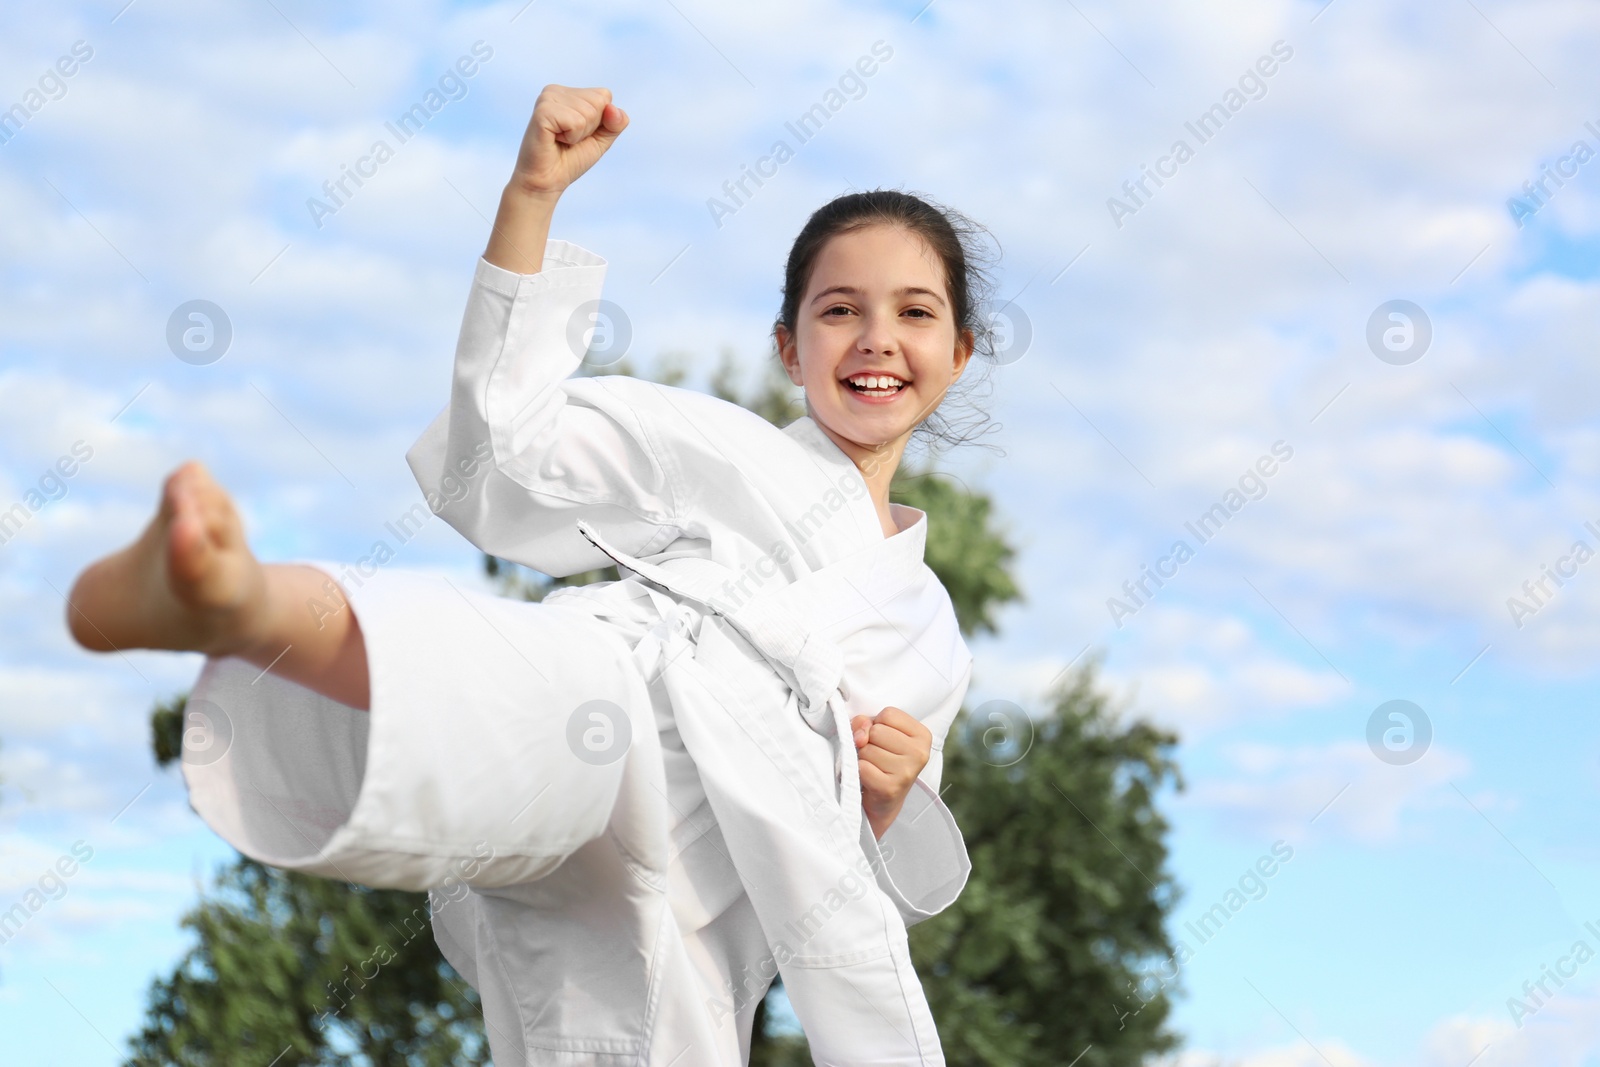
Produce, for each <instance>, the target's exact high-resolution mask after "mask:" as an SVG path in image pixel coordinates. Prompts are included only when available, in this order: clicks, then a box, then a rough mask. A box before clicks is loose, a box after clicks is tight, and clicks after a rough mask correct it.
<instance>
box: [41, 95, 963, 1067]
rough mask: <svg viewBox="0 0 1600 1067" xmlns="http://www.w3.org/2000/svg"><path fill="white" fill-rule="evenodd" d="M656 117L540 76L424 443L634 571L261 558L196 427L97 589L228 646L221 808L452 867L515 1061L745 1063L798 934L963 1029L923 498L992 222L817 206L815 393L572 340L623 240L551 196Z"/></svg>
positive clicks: (864, 1025) (105, 599) (955, 671)
mask: <svg viewBox="0 0 1600 1067" xmlns="http://www.w3.org/2000/svg"><path fill="white" fill-rule="evenodd" d="M627 124H628V118H627V116H626V114H624V112H623V111H622V110H621V109H620V108H618V107H616V106H615V105H614V104H612V103H611V94H610V92H609V91H607V90H605V89H573V88H566V87H562V86H554V85H552V86H548V87H547V88H546V89H545V90H544V92H542V93H541V94H540V96H539V99H538V102H537V104H536V106H535V108H534V112H533V118H532V120H531V122H530V123H529V126H528V130H527V133H526V135H525V136H524V139H523V142H522V147H521V150H520V152H519V155H518V159H517V164H516V169H515V171H514V173H513V176H512V179H511V181H510V183H509V184H508V185H507V187H506V190H505V193H504V195H503V196H502V198H501V202H500V208H499V214H498V217H497V218H496V220H495V225H494V229H493V234H492V236H491V237H490V239H489V244H488V248H487V250H486V251H485V252H484V255H483V258H482V259H481V260H480V261H479V262H478V264H477V268H476V272H475V276H474V280H473V286H472V289H471V292H470V294H469V297H468V301H467V309H466V314H465V316H464V318H463V322H462V328H461V334H460V338H459V341H458V345H457V349H456V357H455V372H454V381H453V385H452V390H451V399H450V403H449V404H448V405H447V406H446V407H445V409H444V410H443V411H442V412H441V413H440V415H439V416H438V418H437V419H435V420H434V422H433V423H432V424H431V425H430V426H429V427H428V428H427V430H426V431H425V432H424V433H423V435H422V437H421V438H420V439H419V440H418V441H417V443H416V444H415V445H414V446H413V447H412V449H411V451H410V452H409V453H408V455H407V460H408V462H409V463H410V465H411V468H412V471H413V473H414V474H415V475H416V477H417V479H418V483H419V485H420V486H421V488H422V489H423V492H424V495H425V497H426V499H427V501H428V503H429V506H430V508H432V509H433V510H434V511H435V512H436V513H438V514H439V515H440V516H442V517H443V518H444V519H445V520H446V521H447V522H449V523H450V524H451V525H452V526H454V527H455V528H456V529H457V530H459V531H460V532H461V533H462V534H464V535H465V536H466V537H467V538H468V539H469V540H471V541H472V542H473V543H474V544H475V545H477V546H478V547H480V548H481V549H483V550H484V551H486V552H490V553H493V554H495V555H498V556H501V557H504V558H507V559H511V560H515V561H517V562H519V563H523V564H526V565H527V566H530V567H533V568H536V569H538V570H540V571H543V572H545V573H548V574H552V575H570V574H576V573H579V572H582V571H585V570H589V569H592V568H595V567H597V566H601V565H604V564H607V563H610V562H615V563H616V564H617V565H618V566H619V568H620V570H619V573H620V574H621V575H622V576H623V578H622V580H621V581H617V582H609V583H598V584H595V585H590V586H582V587H571V588H566V589H562V590H559V591H557V592H555V593H552V594H551V595H549V596H547V597H546V598H545V599H544V601H543V602H541V603H537V604H532V603H525V602H521V601H512V600H508V599H504V598H498V597H490V596H482V595H477V594H472V593H465V592H462V591H460V590H459V589H457V588H456V587H455V586H454V585H453V584H452V583H451V582H450V581H449V580H448V579H446V578H443V577H437V576H430V575H423V574H416V573H407V572H404V571H399V570H382V569H380V568H379V567H378V566H374V567H373V568H371V569H370V571H353V570H351V569H350V568H345V569H344V570H343V573H344V575H345V581H344V582H342V583H341V582H336V581H335V580H334V579H333V577H332V575H333V573H334V572H335V571H336V570H338V569H339V568H338V567H337V566H336V565H334V564H329V563H324V562H320V561H308V562H303V563H287V564H262V563H260V562H258V561H257V560H256V559H255V557H254V556H253V555H252V554H251V552H250V550H249V547H248V545H247V544H246V541H245V538H244V534H243V530H242V528H241V525H240V522H239V518H238V515H237V513H236V511H235V510H234V507H233V505H232V503H231V501H230V500H229V498H228V496H227V494H226V493H225V492H224V491H223V490H222V489H221V488H220V487H219V486H218V485H217V484H216V483H215V482H213V481H212V480H211V479H210V477H209V476H208V475H207V473H206V471H205V470H204V468H202V467H201V466H200V465H199V464H197V463H194V462H190V463H187V464H185V465H184V466H182V467H180V468H179V469H178V470H177V471H176V472H175V473H173V474H172V475H171V476H170V477H168V479H167V481H166V483H165V485H164V487H163V492H162V496H161V501H160V505H159V508H158V510H157V513H156V515H155V517H154V518H153V519H152V521H151V522H150V524H149V525H148V526H147V527H146V529H145V530H144V532H143V534H142V535H141V536H140V538H139V539H138V540H137V541H135V542H134V543H133V544H132V545H130V546H129V547H128V548H126V549H124V550H122V551H121V552H119V553H116V554H114V555H112V556H108V557H106V558H105V559H103V560H101V561H99V562H97V563H95V564H94V565H92V566H91V567H89V568H88V569H86V570H85V571H84V573H83V574H82V575H81V576H80V577H79V579H78V581H77V584H76V585H75V586H74V589H73V592H72V595H71V597H70V606H69V610H68V615H69V626H70V628H71V630H72V633H73V636H74V637H75V638H76V639H77V640H78V641H79V642H80V643H81V644H83V645H85V646H86V647H89V648H91V649H96V650H101V651H106V650H112V649H117V648H128V647H143V648H165V649H183V650H193V651H199V652H203V653H205V654H206V656H207V659H206V662H205V665H204V667H203V669H202V670H201V672H200V676H199V678H198V680H197V682H196V684H195V687H194V690H193V692H192V693H191V695H190V699H189V702H188V708H187V715H188V720H189V726H190V729H189V730H188V731H187V733H186V735H185V752H184V777H185V781H186V783H187V785H188V788H189V791H190V799H191V803H192V804H193V806H194V808H195V810H196V811H197V812H198V813H199V814H200V815H201V817H202V818H204V819H205V820H206V822H207V823H208V824H209V825H210V826H212V827H213V828H214V829H215V830H216V831H217V832H218V833H219V834H221V835H222V836H223V837H224V838H225V839H226V840H227V841H228V842H229V843H230V844H232V845H233V846H235V847H236V848H238V849H239V850H240V851H241V852H243V853H245V854H246V855H248V856H251V857H253V858H255V859H257V860H260V861H262V862H264V863H269V864H273V865H276V866H279V867H283V868H287V869H291V870H299V871H307V872H311V873H315V874H319V875H325V876H327V877H334V878H343V879H346V880H348V881H352V882H361V883H365V884H368V885H373V886H387V887H398V888H408V889H423V888H427V889H430V890H432V895H431V904H432V912H433V916H432V918H433V927H434V935H435V938H436V939H437V940H438V942H439V945H440V948H441V950H442V951H443V952H444V954H445V956H446V958H447V959H449V961H450V962H451V964H452V965H453V966H455V967H456V968H457V969H458V970H459V971H461V973H462V974H463V975H464V976H465V977H466V979H467V980H468V981H469V982H470V983H471V984H472V985H473V987H474V988H476V989H477V990H478V991H479V993H480V994H481V996H482V1000H483V1009H484V1020H485V1023H486V1026H487V1033H488V1038H489V1043H490V1049H491V1053H492V1055H493V1057H494V1062H495V1063H496V1064H498V1065H499V1067H513V1065H519V1064H559V1065H562V1067H577V1065H580V1064H582V1065H589V1064H610V1065H621V1064H641V1065H642V1064H660V1065H669V1064H671V1065H676V1067H690V1065H703V1064H704V1065H732V1064H743V1063H745V1062H747V1060H748V1056H749V1045H750V1026H751V1019H752V1016H753V1014H754V1011H755V1008H756V1005H757V1004H758V1003H759V1002H760V1000H761V997H762V996H763V994H764V993H765V992H766V990H767V988H768V986H769V985H770V983H771V981H772V980H773V978H774V977H775V976H776V975H777V974H779V973H781V974H782V976H783V979H784V984H785V986H786V988H787V990H788V992H789V996H790V1000H791V1002H792V1004H793V1005H794V1009H795V1012H796V1014H797V1015H798V1016H799V1018H800V1021H801V1024H802V1026H803V1027H804V1029H805V1032H806V1035H807V1038H808V1040H809V1042H810V1046H811V1050H812V1054H813V1056H814V1057H816V1059H817V1062H818V1063H828V1064H835V1065H844V1064H850V1065H879V1064H936V1063H943V1058H942V1055H941V1053H940V1050H939V1042H938V1036H937V1034H936V1032H935V1029H934V1025H933V1020H932V1018H931V1016H930V1015H929V1012H928V1008H927V1004H926V1001H925V999H924V997H923V995H922V990H921V986H920V984H919V983H918V980H917V976H916V974H915V972H914V971H913V969H912V967H911V963H910V958H909V955H908V953H907V949H906V925H907V924H908V923H912V922H916V921H918V920H920V919H923V918H926V917H928V916H930V915H932V914H934V913H936V912H938V911H940V910H941V909H943V908H944V907H946V906H948V905H949V904H950V903H951V901H953V900H954V899H955V897H956V895H957V894H958V893H959V892H960V890H961V887H962V886H963V885H964V884H965V881H966V876H967V872H968V870H969V865H968V861H967V856H966V851H965V848H964V847H963V845H962V841H961V834H960V831H959V829H958V828H957V827H956V825H955V822H954V820H953V819H952V818H951V816H950V813H949V811H948V809H947V808H946V807H945V806H944V804H943V803H942V802H941V801H940V799H939V795H938V787H939V777H940V769H941V759H940V749H941V747H942V745H943V742H944V738H945V734H946V732H947V731H948V729H949V727H950V724H951V721H952V719H953V718H954V716H955V714H956V712H957V710H958V709H959V707H960V705H961V701H962V698H963V696H964V695H965V692H966V688H967V684H968V681H969V678H970V672H971V656H970V654H969V653H968V651H967V648H966V645H965V644H964V643H963V641H962V639H961V636H960V632H959V630H958V628H957V625H956V619H955V614H954V612H953V610H952V607H951V603H950V598H949V596H948V595H947V594H946V592H945V590H944V589H943V587H942V586H940V585H939V583H938V581H937V579H936V578H934V576H933V574H932V572H931V571H929V570H928V568H927V567H926V566H925V565H924V564H923V561H922V552H923V545H924V541H925V537H926V516H925V515H924V514H923V513H922V512H920V511H917V510H915V509H912V508H908V507H905V506H902V505H898V504H891V503H889V499H888V496H889V484H890V479H891V478H892V477H893V474H894V471H895V469H896V467H897V466H898V464H899V462H900V458H901V456H902V454H903V451H904V449H905V446H906V443H907V441H908V440H909V438H910V436H911V434H912V432H913V430H915V429H917V428H918V427H919V426H922V425H923V424H924V422H925V419H926V418H927V417H928V416H929V415H930V414H932V413H933V412H934V410H935V409H936V408H937V407H938V405H939V404H940V402H941V400H943V398H944V396H945V393H946V391H947V390H948V389H949V387H950V386H951V385H952V383H954V382H955V381H956V380H957V379H958V378H959V377H960V376H961V374H962V373H963V371H964V370H965V369H966V367H967V364H968V361H969V359H970V358H971V356H972V355H973V353H974V351H975V350H980V349H981V348H982V347H984V346H983V342H985V341H986V331H985V330H984V329H983V328H982V325H981V323H980V322H979V316H978V311H977V300H978V294H977V293H976V292H975V286H976V284H977V283H978V282H979V281H981V277H980V276H979V275H978V273H977V272H976V270H975V268H974V266H973V265H972V263H971V260H970V257H969V249H968V248H967V239H966V234H967V232H968V231H966V230H964V229H963V230H960V231H958V230H957V229H956V227H955V226H953V225H952V222H951V217H952V216H949V215H947V214H946V213H944V212H942V211H940V210H938V209H936V208H934V207H932V206H930V205H929V204H927V203H925V202H923V201H922V200H920V199H918V198H916V197H912V196H908V195H906V194H902V193H895V192H881V191H880V192H873V193H865V194H855V195H851V196H845V197H840V198H839V199H837V200H835V201H833V202H832V203H830V204H828V205H826V206H824V207H823V208H822V209H820V210H819V211H818V212H816V214H815V215H813V216H812V218H811V219H810V220H809V221H808V223H807V224H806V226H805V228H804V229H803V230H802V232H801V234H800V236H799V238H798V239H797V240H796V242H795V245H794V248H793V250H792V252H791V254H790V257H789V262H788V266H787V270H786V274H785V279H784V289H783V305H782V310H781V313H780V315H779V317H778V320H777V322H776V323H775V324H774V327H773V332H774V337H775V340H776V342H777V347H778V351H779V355H780V357H781V359H782V361H783V366H784V367H785V369H786V370H787V371H788V374H789V377H790V379H791V380H792V381H793V382H795V383H796V384H797V385H801V386H803V387H804V389H805V395H806V410H807V415H806V416H805V417H803V418H800V419H798V420H796V421H795V422H794V423H792V424H790V425H789V426H787V427H785V428H784V429H782V430H779V429H776V428H774V427H772V426H770V425H769V424H768V423H767V422H765V421H764V420H763V419H761V418H760V417H758V416H756V415H754V414H751V413H750V412H747V411H745V410H744V409H742V408H740V407H737V406H736V405H732V404H728V403H725V402H723V401H720V400H717V399H715V398H713V397H709V396H705V395H702V394H698V393H694V392H689V391H685V390H679V389H672V388H668V387H665V386H661V385H656V384H654V383H651V382H645V381H641V380H636V379H632V378H626V377H618V376H603V377H590V378H576V379H569V378H568V376H569V375H570V374H571V373H572V372H573V371H574V370H575V369H576V368H577V365H578V363H579V362H580V360H581V358H582V356H583V354H584V353H583V352H582V351H581V347H582V346H581V345H573V344H571V343H569V340H568V338H569V336H570V335H572V333H573V329H574V324H577V329H578V332H579V334H580V335H581V331H582V328H583V327H586V326H587V325H588V323H589V319H588V311H589V308H592V307H593V306H595V301H597V300H598V298H599V295H600V292H601V283H602V280H603V276H604V271H605V262H604V261H603V260H602V259H600V258H599V257H598V256H596V255H594V254H593V253H591V252H589V251H587V250H585V249H583V248H580V247H578V246H577V245H574V244H570V243H568V242H565V241H558V240H550V239H549V238H548V233H549V227H550V220H551V216H552V213H553V211H554V208H555V204H556V201H557V199H558V197H559V196H560V194H561V192H562V191H563V190H565V189H566V187H567V186H568V185H570V184H571V183H572V182H573V181H574V180H575V179H576V178H577V177H579V176H580V175H581V174H583V173H584V172H585V171H587V170H588V168H589V167H590V166H592V165H593V164H594V163H595V161H596V160H597V159H598V158H599V157H600V156H601V155H602V154H603V153H604V152H605V151H606V150H607V149H608V148H609V147H610V146H611V144H612V143H613V142H614V141H615V139H616V138H617V136H618V135H619V134H620V133H621V132H622V131H623V130H624V129H625V128H626V127H627ZM955 218H956V220H957V223H958V224H960V223H961V222H962V220H960V219H959V216H955ZM417 510H420V509H417ZM423 517H425V516H423ZM408 518H409V517H408ZM406 521H408V520H402V523H404V522H406ZM391 525H392V524H391ZM375 555H376V557H377V559H378V560H379V562H380V563H381V562H383V561H384V560H386V559H387V558H388V557H387V554H385V553H375ZM902 709H904V710H902ZM846 737H849V738H851V739H852V741H853V744H851V747H850V752H849V755H850V756H853V757H854V758H847V756H846V752H845V738H846Z"/></svg>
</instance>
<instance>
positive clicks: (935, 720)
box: [861, 655, 972, 926]
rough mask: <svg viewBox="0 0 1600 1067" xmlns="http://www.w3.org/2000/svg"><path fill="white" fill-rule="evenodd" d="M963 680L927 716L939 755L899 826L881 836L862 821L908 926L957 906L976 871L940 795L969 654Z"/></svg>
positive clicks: (883, 880) (866, 847)
mask: <svg viewBox="0 0 1600 1067" xmlns="http://www.w3.org/2000/svg"><path fill="white" fill-rule="evenodd" d="M965 658H966V667H965V670H964V673H963V675H962V678H961V680H960V682H959V683H958V684H957V685H956V686H955V688H954V689H953V690H952V691H951V693H950V695H949V696H948V697H947V698H946V699H945V701H944V702H943V703H942V704H940V705H939V706H938V707H937V708H935V709H934V710H933V711H932V712H931V713H930V714H928V715H927V716H926V717H925V718H923V720H922V722H923V724H924V725H925V726H927V727H928V730H929V732H930V733H932V734H933V751H932V753H931V754H930V755H929V757H928V765H927V766H926V767H924V768H923V769H922V773H921V774H920V775H918V776H917V780H916V781H915V782H913V783H912V786H911V792H910V793H908V794H906V799H905V804H904V805H903V806H902V807H901V809H900V814H899V815H896V816H895V819H894V822H892V823H890V824H889V828H888V829H887V830H885V831H884V834H883V837H882V838H875V837H874V836H873V834H872V827H871V826H870V825H868V823H867V821H866V820H865V819H863V820H862V821H861V849H862V851H863V852H865V853H866V855H867V861H868V863H869V864H871V866H872V869H873V871H874V873H875V874H876V875H877V880H878V885H879V887H880V888H882V889H883V891H884V892H885V893H887V894H888V895H889V899H891V900H893V901H894V904H895V908H896V909H897V910H898V911H899V912H900V917H901V918H902V919H904V920H905V924H906V925H907V926H911V925H913V924H914V923H919V922H921V921H922V920H923V919H928V918H932V917H933V916H935V915H937V914H939V913H940V912H941V911H943V910H944V909H945V908H948V907H949V906H950V905H951V904H953V903H955V900H956V898H957V897H958V896H960V895H961V890H962V889H963V888H964V887H965V886H966V884H967V876H968V875H970V874H971V873H972V861H971V860H970V859H968V857H967V845H966V842H965V841H964V840H963V839H962V836H961V827H959V826H957V825H956V819H955V816H954V815H953V814H951V812H950V809H949V808H948V807H946V806H945V803H944V800H943V799H941V797H940V795H939V782H940V779H941V778H942V776H943V771H944V742H945V738H946V736H947V735H948V734H949V732H950V726H951V724H952V723H953V722H954V721H955V716H956V713H957V712H958V711H960V710H961V702H962V700H963V699H964V698H965V697H966V695H967V686H968V684H969V683H970V681H971V679H972V660H971V657H970V655H968V656H966V657H965Z"/></svg>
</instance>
